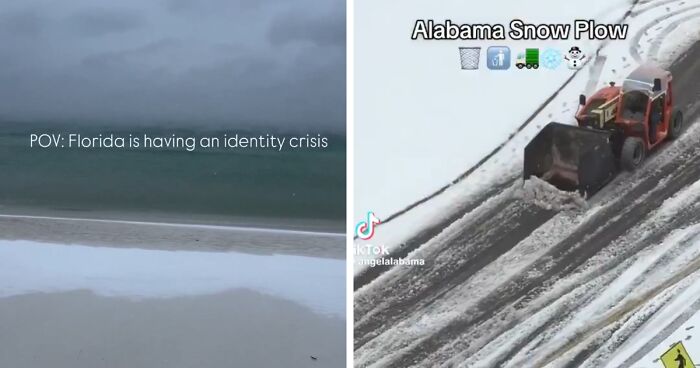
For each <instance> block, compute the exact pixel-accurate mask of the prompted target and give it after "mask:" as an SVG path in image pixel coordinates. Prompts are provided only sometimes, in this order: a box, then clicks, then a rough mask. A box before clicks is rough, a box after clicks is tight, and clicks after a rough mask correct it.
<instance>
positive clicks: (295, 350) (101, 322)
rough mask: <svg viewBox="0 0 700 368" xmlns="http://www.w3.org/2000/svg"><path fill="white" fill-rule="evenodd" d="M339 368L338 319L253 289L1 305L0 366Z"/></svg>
mask: <svg viewBox="0 0 700 368" xmlns="http://www.w3.org/2000/svg"><path fill="white" fill-rule="evenodd" d="M310 355H314V356H317V357H318V360H316V361H314V360H312V359H311V358H310ZM344 366H345V321H344V320H343V319H340V318H337V317H331V316H327V315H321V314H316V313H313V312H311V311H310V310H309V309H307V308H304V307H302V306H300V305H298V304H295V303H292V302H288V301H286V300H282V299H277V298H274V297H270V296H265V295H262V294H258V293H256V292H252V291H245V290H238V291H231V292H227V293H223V294H216V295H210V296H197V297H178V298H168V299H145V300H130V299H125V298H112V297H101V296H96V295H94V294H92V293H90V292H86V291H75V292H68V293H52V294H29V295H20V296H13V297H6V298H0V367H13V368H36V367H52V368H82V367H85V368H102V367H104V368H116V367H149V368H160V367H163V368H166V367H167V368H178V367H183V368H184V367H187V368H190V367H203V368H205V367H206V368H218V367H265V368H267V367H292V368H293V367H344Z"/></svg>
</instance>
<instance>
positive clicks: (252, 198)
mask: <svg viewBox="0 0 700 368" xmlns="http://www.w3.org/2000/svg"><path fill="white" fill-rule="evenodd" d="M44 132H47V133H62V134H67V133H80V134H83V135H88V136H89V135H96V134H98V133H102V134H110V133H115V134H119V135H126V134H128V133H134V134H135V135H139V134H141V135H142V134H144V133H146V134H149V135H151V136H169V135H171V134H173V133H175V134H178V135H180V136H204V135H207V136H220V135H223V134H224V133H227V134H229V135H231V134H235V133H246V132H241V131H236V130H233V129H226V130H209V131H206V132H204V131H192V130H184V129H177V130H175V129H164V128H153V127H151V128H136V127H133V128H127V127H120V126H115V127H110V126H99V127H90V126H85V125H82V126H78V125H67V124H63V125H57V124H45V125H41V124H19V123H0V207H4V208H30V209H38V210H48V211H59V212H70V213H75V214H76V216H81V217H90V212H95V213H98V212H99V213H106V212H107V213H115V212H116V213H118V212H122V213H132V214H133V213H138V214H149V213H152V214H176V215H178V217H179V218H183V217H184V220H185V221H189V220H192V221H196V219H198V218H207V217H210V218H217V219H224V221H220V222H224V223H236V222H239V221H240V219H248V220H251V221H252V222H253V223H255V222H256V221H259V222H261V223H271V224H274V223H276V222H281V223H284V222H287V221H291V220H293V221H294V223H297V224H308V225H309V226H311V227H314V224H315V223H320V221H325V222H324V223H325V224H326V225H325V226H326V227H327V226H328V223H329V222H330V223H333V224H337V225H338V226H337V227H336V228H338V229H342V227H343V225H342V223H343V222H344V218H345V188H346V187H345V157H346V156H345V147H346V145H345V137H344V136H343V135H326V136H327V137H328V142H329V147H328V148H326V149H322V150H319V149H305V150H285V151H283V152H277V151H275V150H253V149H247V150H242V149H237V150H226V149H218V150H216V149H209V150H202V151H194V152H187V150H185V149H174V150H159V149H132V150H128V149H77V148H74V149H68V148H59V149H38V148H30V144H29V143H30V139H29V137H30V134H32V133H44ZM248 133H250V134H253V133H256V132H248ZM260 133H263V134H264V133H269V132H260ZM305 133H306V132H305ZM313 133H314V135H315V133H316V132H313ZM117 217H118V216H117ZM225 219H231V221H225Z"/></svg>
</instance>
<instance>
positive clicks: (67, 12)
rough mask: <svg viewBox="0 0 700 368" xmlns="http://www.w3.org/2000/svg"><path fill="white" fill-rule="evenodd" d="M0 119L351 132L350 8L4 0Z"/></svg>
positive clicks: (289, 0)
mask: <svg viewBox="0 0 700 368" xmlns="http://www.w3.org/2000/svg"><path fill="white" fill-rule="evenodd" d="M0 45H2V46H1V48H0V118H2V119H21V120H100V121H144V122H147V121H178V122H185V123H188V124H190V123H192V124H194V123H196V122H204V123H206V122H214V123H217V124H220V123H235V124H248V123H253V124H274V125H276V126H288V125H289V124H303V125H305V126H310V127H315V128H331V129H333V130H336V131H343V130H344V127H345V123H344V121H345V1H343V0H120V1H112V0H67V1H55V0H3V1H2V2H0Z"/></svg>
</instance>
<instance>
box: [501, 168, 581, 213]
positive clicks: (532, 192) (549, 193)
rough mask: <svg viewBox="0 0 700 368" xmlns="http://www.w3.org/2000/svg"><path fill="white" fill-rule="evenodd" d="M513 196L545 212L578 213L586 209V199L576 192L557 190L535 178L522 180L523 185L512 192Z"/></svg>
mask: <svg viewBox="0 0 700 368" xmlns="http://www.w3.org/2000/svg"><path fill="white" fill-rule="evenodd" d="M513 196H514V197H515V198H518V199H521V200H522V201H524V202H527V203H531V204H534V205H536V206H538V207H541V208H544V209H546V210H554V211H571V210H574V211H578V210H586V209H588V203H586V199H585V198H583V197H582V196H581V195H580V194H579V193H578V192H566V191H563V190H559V189H557V188H556V187H555V186H553V185H552V184H549V183H547V182H546V181H544V180H542V179H540V178H538V177H536V176H531V177H530V178H529V179H527V180H524V181H523V185H522V186H521V187H520V188H517V189H516V190H515V191H514V193H513Z"/></svg>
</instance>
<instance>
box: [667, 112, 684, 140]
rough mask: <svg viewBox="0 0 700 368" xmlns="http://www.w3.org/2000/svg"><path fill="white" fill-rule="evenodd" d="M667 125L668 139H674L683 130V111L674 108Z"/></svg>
mask: <svg viewBox="0 0 700 368" xmlns="http://www.w3.org/2000/svg"><path fill="white" fill-rule="evenodd" d="M669 124H670V126H669V127H668V139H671V140H673V139H676V138H678V137H680V136H681V132H682V131H683V113H682V112H680V110H675V111H674V112H673V114H672V115H671V122H670V123H669Z"/></svg>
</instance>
